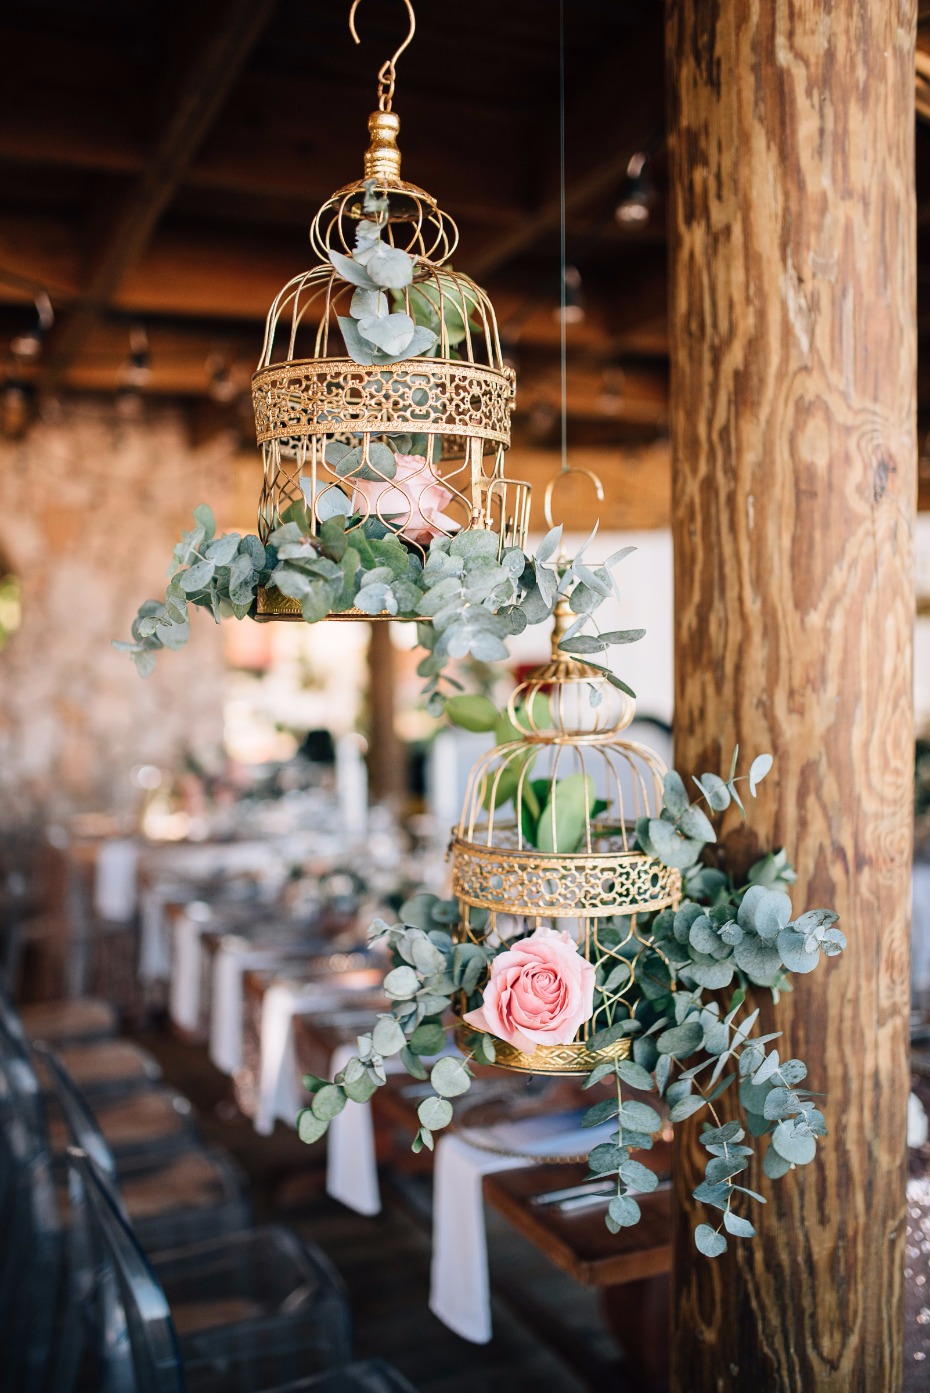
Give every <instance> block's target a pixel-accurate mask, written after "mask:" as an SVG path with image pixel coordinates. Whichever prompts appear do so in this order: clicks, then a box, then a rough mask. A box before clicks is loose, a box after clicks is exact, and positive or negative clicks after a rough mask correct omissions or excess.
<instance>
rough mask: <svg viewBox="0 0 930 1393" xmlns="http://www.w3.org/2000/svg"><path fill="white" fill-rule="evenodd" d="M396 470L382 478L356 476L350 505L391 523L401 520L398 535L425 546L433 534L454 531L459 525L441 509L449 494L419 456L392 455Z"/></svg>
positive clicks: (389, 524) (444, 505) (448, 498)
mask: <svg viewBox="0 0 930 1393" xmlns="http://www.w3.org/2000/svg"><path fill="white" fill-rule="evenodd" d="M394 463H395V464H396V465H397V473H396V474H395V475H394V478H393V479H391V480H390V482H388V481H387V480H384V479H356V480H355V484H354V487H355V492H354V494H353V495H352V507H353V509H354V510H355V511H356V512H359V513H367V514H368V516H369V517H373V518H379V519H380V520H381V521H382V522H384V523H386V524H387V525H388V526H389V527H390V526H391V522H392V519H394V518H396V519H397V520H398V522H399V523H400V526H399V527H398V528H397V534H398V536H400V537H406V538H408V540H409V541H411V542H419V543H420V544H421V545H423V546H426V545H428V544H429V543H430V542H431V541H432V539H433V538H434V537H439V536H442V535H444V534H445V533H448V532H457V531H458V530H459V524H458V523H457V522H456V521H455V519H454V518H450V517H446V515H445V513H444V512H443V511H442V509H443V508H445V507H446V505H447V504H448V503H451V501H452V493H451V491H450V490H449V489H447V488H446V487H445V485H444V484H441V483H440V482H439V480H438V479H437V478H436V476H435V474H434V473H433V472H432V470H431V469H430V468H429V466H428V465H427V463H426V460H425V459H424V458H423V456H422V455H395V456H394Z"/></svg>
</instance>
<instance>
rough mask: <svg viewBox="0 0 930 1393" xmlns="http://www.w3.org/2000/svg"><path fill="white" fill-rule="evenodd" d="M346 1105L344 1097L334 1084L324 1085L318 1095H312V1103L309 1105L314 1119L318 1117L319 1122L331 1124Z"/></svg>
mask: <svg viewBox="0 0 930 1393" xmlns="http://www.w3.org/2000/svg"><path fill="white" fill-rule="evenodd" d="M345 1105H346V1095H345V1094H344V1093H343V1091H342V1089H341V1088H340V1087H339V1086H338V1084H335V1083H328V1084H325V1085H324V1086H323V1087H322V1088H321V1089H320V1090H319V1092H318V1093H314V1095H313V1102H312V1103H311V1104H310V1107H311V1110H312V1112H313V1115H314V1117H318V1118H319V1119H320V1121H321V1122H332V1120H333V1118H334V1117H338V1115H339V1113H341V1112H342V1110H343V1108H344V1107H345Z"/></svg>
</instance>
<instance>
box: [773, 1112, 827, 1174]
mask: <svg viewBox="0 0 930 1393" xmlns="http://www.w3.org/2000/svg"><path fill="white" fill-rule="evenodd" d="M772 1145H773V1146H774V1148H775V1150H776V1151H777V1152H778V1154H779V1156H781V1157H782V1158H783V1159H784V1160H786V1161H790V1162H791V1164H792V1165H793V1166H806V1165H808V1163H809V1162H811V1161H813V1159H814V1156H815V1155H816V1153H817V1143H816V1141H815V1140H814V1138H813V1137H811V1136H806V1135H805V1134H804V1133H802V1134H801V1135H800V1136H798V1135H797V1133H796V1132H795V1125H794V1123H793V1122H780V1123H779V1124H778V1126H777V1127H776V1128H775V1131H774V1132H773V1133H772Z"/></svg>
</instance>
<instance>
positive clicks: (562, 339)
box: [559, 0, 568, 474]
mask: <svg viewBox="0 0 930 1393" xmlns="http://www.w3.org/2000/svg"><path fill="white" fill-rule="evenodd" d="M559 263H560V272H561V275H560V284H559V354H560V368H561V383H560V388H561V403H560V413H561V425H562V473H563V474H564V473H566V472H567V471H568V315H567V310H568V289H567V286H566V282H565V276H566V272H567V270H568V266H567V264H566V253H565V0H559Z"/></svg>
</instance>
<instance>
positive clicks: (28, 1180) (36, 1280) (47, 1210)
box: [0, 1029, 62, 1393]
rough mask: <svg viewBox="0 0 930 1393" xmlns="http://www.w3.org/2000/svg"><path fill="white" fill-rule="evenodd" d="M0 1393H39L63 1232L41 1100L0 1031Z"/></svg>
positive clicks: (23, 1058)
mask: <svg viewBox="0 0 930 1393" xmlns="http://www.w3.org/2000/svg"><path fill="white" fill-rule="evenodd" d="M0 1234H2V1235H3V1238H2V1242H0V1328H2V1330H3V1351H2V1355H0V1390H2V1393H41V1390H43V1389H44V1388H45V1386H46V1384H45V1380H46V1378H47V1374H48V1367H49V1351H50V1349H51V1344H52V1337H53V1332H54V1329H55V1324H56V1318H57V1312H58V1297H59V1293H60V1289H61V1278H62V1233H61V1222H60V1217H59V1208H58V1204H57V1200H56V1195H55V1183H54V1178H53V1175H52V1165H51V1156H50V1154H49V1150H48V1142H47V1140H46V1132H45V1119H44V1113H43V1107H42V1096H41V1092H40V1090H39V1086H38V1080H37V1079H36V1077H35V1073H34V1071H33V1070H32V1068H31V1066H30V1064H29V1060H28V1056H27V1055H26V1054H25V1053H24V1052H23V1049H22V1047H21V1046H20V1044H19V1042H18V1041H17V1040H16V1039H15V1038H12V1037H11V1036H10V1035H8V1034H7V1032H6V1031H4V1030H2V1029H0Z"/></svg>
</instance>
